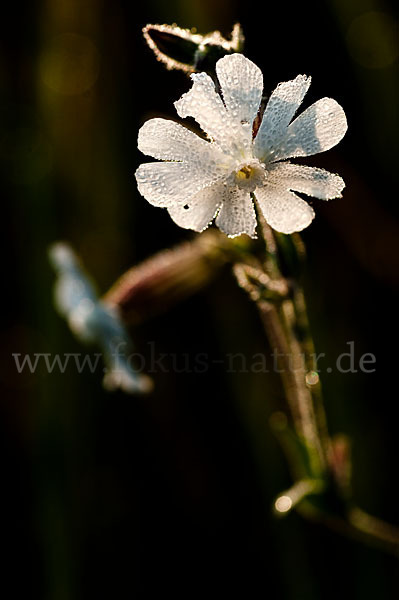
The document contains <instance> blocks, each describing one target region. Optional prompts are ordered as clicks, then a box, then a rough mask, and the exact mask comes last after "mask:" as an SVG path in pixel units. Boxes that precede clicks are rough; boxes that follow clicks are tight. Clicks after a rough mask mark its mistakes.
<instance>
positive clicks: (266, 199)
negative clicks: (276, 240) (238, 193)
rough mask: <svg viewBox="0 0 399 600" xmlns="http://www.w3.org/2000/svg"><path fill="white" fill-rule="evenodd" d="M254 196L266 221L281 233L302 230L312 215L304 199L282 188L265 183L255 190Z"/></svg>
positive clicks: (310, 220)
mask: <svg viewBox="0 0 399 600" xmlns="http://www.w3.org/2000/svg"><path fill="white" fill-rule="evenodd" d="M255 197H256V200H257V202H258V204H259V207H260V209H261V211H262V213H263V216H264V217H265V219H266V221H267V223H268V224H269V225H270V227H272V228H273V229H275V230H276V231H280V232H281V233H287V234H288V233H294V231H302V229H305V227H307V226H308V225H310V223H311V222H312V219H313V217H314V211H313V209H312V207H311V206H309V204H308V203H307V202H305V200H302V198H299V197H298V196H297V195H296V194H294V193H293V192H289V191H286V190H285V189H283V188H279V187H277V186H273V185H265V186H263V187H261V188H258V189H257V190H256V192H255Z"/></svg>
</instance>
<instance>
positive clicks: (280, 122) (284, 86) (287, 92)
mask: <svg viewBox="0 0 399 600" xmlns="http://www.w3.org/2000/svg"><path fill="white" fill-rule="evenodd" d="M310 82H311V78H310V77H307V76H306V75H298V76H297V77H296V78H295V79H293V80H292V81H285V82H283V83H280V84H279V85H278V86H277V88H276V89H275V90H274V92H273V93H272V95H271V96H270V98H269V101H268V103H267V105H266V109H265V112H264V115H263V118H262V123H261V125H260V127H259V131H258V133H257V136H256V139H255V143H254V152H255V154H256V156H258V157H259V158H260V159H265V158H267V157H268V156H269V154H271V153H272V152H273V150H274V149H275V148H276V146H278V144H279V143H280V142H281V140H282V139H283V138H284V137H285V135H286V132H287V127H288V125H289V124H290V122H291V120H292V119H293V118H294V115H295V113H296V111H297V110H298V108H299V106H300V105H301V103H302V101H303V98H304V96H305V94H306V92H307V91H308V89H309V86H310Z"/></svg>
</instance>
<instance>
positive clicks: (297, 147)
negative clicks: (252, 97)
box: [271, 98, 348, 160]
mask: <svg viewBox="0 0 399 600" xmlns="http://www.w3.org/2000/svg"><path fill="white" fill-rule="evenodd" d="M347 128H348V125H347V122H346V117H345V113H344V111H343V108H342V107H341V106H340V105H339V104H338V102H336V101H335V100H333V99H332V98H322V99H321V100H318V101H317V102H315V103H314V104H312V106H310V107H309V108H308V109H306V110H305V111H304V112H303V113H302V114H301V115H299V117H297V118H296V119H295V121H293V122H292V123H291V125H290V126H289V127H288V129H287V133H286V136H285V138H284V139H283V140H282V141H281V143H280V145H279V146H278V147H277V148H276V150H275V151H273V153H272V156H271V159H272V160H282V159H285V158H290V157H296V156H311V155H312V154H318V153H319V152H324V151H325V150H329V149H330V148H332V147H333V146H335V145H336V144H338V142H339V141H340V140H341V139H342V138H343V136H344V135H345V132H346V130H347Z"/></svg>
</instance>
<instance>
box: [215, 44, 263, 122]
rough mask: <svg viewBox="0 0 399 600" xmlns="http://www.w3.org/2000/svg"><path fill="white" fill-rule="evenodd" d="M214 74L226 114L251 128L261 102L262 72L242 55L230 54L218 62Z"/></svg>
mask: <svg viewBox="0 0 399 600" xmlns="http://www.w3.org/2000/svg"><path fill="white" fill-rule="evenodd" d="M216 74H217V77H218V80H219V84H220V88H221V91H222V96H223V99H224V104H225V106H226V108H227V110H228V112H229V113H230V114H231V116H232V117H233V118H234V119H235V120H236V121H239V122H242V121H245V122H246V123H248V124H250V125H251V126H252V123H253V121H254V119H255V117H256V115H257V113H258V110H259V105H260V101H261V100H262V91H263V75H262V71H261V70H260V69H259V68H258V67H257V66H256V65H255V64H254V63H253V62H252V61H250V60H249V59H248V58H246V57H245V56H243V55H242V54H230V55H227V56H225V57H224V58H221V59H220V60H218V62H217V63H216ZM251 133H252V131H251Z"/></svg>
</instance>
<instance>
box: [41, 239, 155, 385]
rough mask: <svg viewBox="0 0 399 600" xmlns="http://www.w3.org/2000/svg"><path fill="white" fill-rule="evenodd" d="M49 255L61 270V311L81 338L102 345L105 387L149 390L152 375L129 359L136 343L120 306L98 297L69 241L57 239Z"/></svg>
mask: <svg viewBox="0 0 399 600" xmlns="http://www.w3.org/2000/svg"><path fill="white" fill-rule="evenodd" d="M49 258H50V262H51V264H52V266H53V268H54V269H55V271H56V273H57V280H56V283H55V286H54V300H55V306H56V308H57V310H58V312H59V313H60V315H62V316H63V317H64V318H65V319H66V320H67V322H68V324H69V327H70V329H71V331H72V332H73V333H74V335H75V336H76V337H77V338H78V339H79V340H80V341H82V342H84V343H90V344H93V343H95V344H97V345H98V346H100V347H101V348H102V351H103V358H104V363H105V366H106V369H105V371H106V374H105V376H104V381H103V384H104V387H105V388H106V389H112V390H115V389H117V388H120V389H121V390H122V391H124V392H126V393H130V394H133V393H146V392H149V391H150V390H151V389H152V381H151V379H150V378H149V377H147V375H143V374H140V373H138V372H136V371H135V370H134V367H133V366H132V365H131V363H130V361H129V360H128V357H129V354H131V352H132V348H133V345H132V341H131V339H130V336H129V334H128V333H127V331H126V329H125V327H124V326H123V324H122V323H121V320H120V318H119V315H118V312H117V310H116V309H115V308H111V307H108V306H107V305H106V304H104V303H103V302H102V301H101V300H99V299H98V296H97V293H96V291H95V288H94V285H93V284H92V283H91V281H90V280H89V278H88V276H87V275H86V273H85V272H84V270H83V268H82V266H81V264H80V261H79V259H78V258H77V256H76V255H75V254H74V252H73V250H72V249H71V248H70V247H69V246H68V245H67V244H63V243H57V244H54V245H53V246H51V248H50V249H49Z"/></svg>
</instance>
